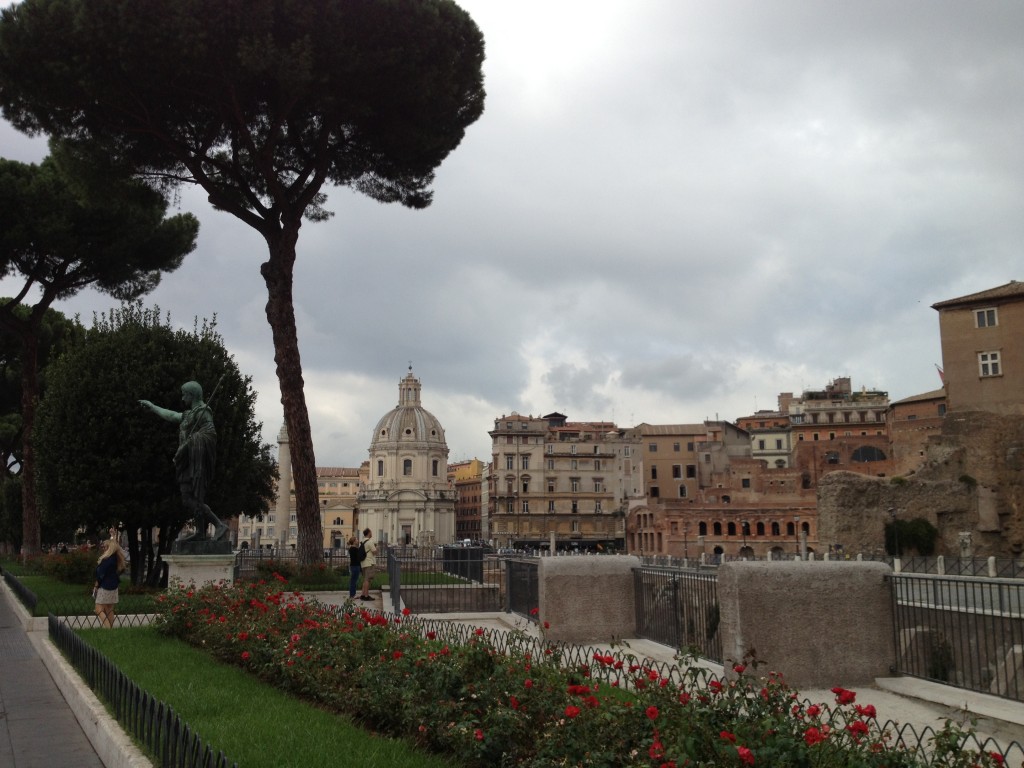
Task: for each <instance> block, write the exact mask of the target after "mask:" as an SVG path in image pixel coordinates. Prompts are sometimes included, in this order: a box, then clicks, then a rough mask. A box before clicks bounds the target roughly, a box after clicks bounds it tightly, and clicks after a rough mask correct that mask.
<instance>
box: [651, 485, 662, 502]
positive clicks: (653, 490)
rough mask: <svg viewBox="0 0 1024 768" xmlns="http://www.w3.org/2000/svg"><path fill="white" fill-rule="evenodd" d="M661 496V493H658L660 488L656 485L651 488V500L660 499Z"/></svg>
mask: <svg viewBox="0 0 1024 768" xmlns="http://www.w3.org/2000/svg"><path fill="white" fill-rule="evenodd" d="M660 495H661V494H660V492H659V491H658V486H656V485H652V486H651V498H652V499H656V498H658V497H659V496H660Z"/></svg>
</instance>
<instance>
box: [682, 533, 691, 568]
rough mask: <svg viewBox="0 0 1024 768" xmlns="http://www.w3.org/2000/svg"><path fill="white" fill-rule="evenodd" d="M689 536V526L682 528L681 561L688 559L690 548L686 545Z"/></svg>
mask: <svg viewBox="0 0 1024 768" xmlns="http://www.w3.org/2000/svg"><path fill="white" fill-rule="evenodd" d="M689 535H690V526H688V525H684V526H683V560H689V559H690V546H689V543H688V537H689Z"/></svg>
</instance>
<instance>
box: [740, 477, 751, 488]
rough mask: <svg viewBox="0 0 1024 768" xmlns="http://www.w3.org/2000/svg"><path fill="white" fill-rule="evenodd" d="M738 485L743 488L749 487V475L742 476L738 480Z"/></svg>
mask: <svg viewBox="0 0 1024 768" xmlns="http://www.w3.org/2000/svg"><path fill="white" fill-rule="evenodd" d="M740 485H741V486H742V487H743V488H749V487H750V478H749V477H744V478H743V479H742V480H740Z"/></svg>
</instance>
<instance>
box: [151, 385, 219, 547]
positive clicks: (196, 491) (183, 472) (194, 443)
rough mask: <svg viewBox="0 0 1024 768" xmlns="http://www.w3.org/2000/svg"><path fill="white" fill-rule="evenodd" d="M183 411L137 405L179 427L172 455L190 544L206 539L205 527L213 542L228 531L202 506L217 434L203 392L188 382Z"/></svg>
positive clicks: (182, 389) (182, 388)
mask: <svg viewBox="0 0 1024 768" xmlns="http://www.w3.org/2000/svg"><path fill="white" fill-rule="evenodd" d="M181 400H182V402H183V403H184V404H185V410H184V411H180V412H179V411H171V410H168V409H167V408H161V407H160V406H158V405H154V404H153V403H151V402H150V401H149V400H139V404H140V405H142V406H143V407H144V408H147V409H149V410H150V411H152V412H153V413H155V414H156V415H157V416H159V417H160V418H161V419H164V420H165V421H170V422H172V423H176V424H179V425H180V426H179V427H178V450H177V452H176V453H175V454H174V469H175V474H176V476H177V478H178V487H179V488H180V489H181V501H182V503H183V504H184V505H185V509H186V510H187V511H188V512H189V514H190V515H191V517H192V518H193V519H194V520H195V524H196V533H195V535H194V536H192V537H190V538H191V540H193V541H202V540H204V539H206V529H207V526H208V525H210V524H212V525H213V526H214V533H213V540H214V541H217V540H219V539H222V538H224V537H225V536H226V535H227V531H228V527H227V526H226V525H225V524H224V523H223V522H221V520H220V518H218V517H217V516H216V515H215V514H213V511H212V510H211V509H210V508H209V507H208V506H207V505H206V487H207V483H208V482H209V480H210V478H211V476H212V475H213V467H214V461H215V459H216V456H217V431H216V429H214V426H213V412H212V411H211V410H210V407H209V406H208V405H207V404H206V403H205V402H203V388H202V387H201V386H199V384H198V383H197V382H194V381H189V382H186V383H185V384H183V385H182V387H181Z"/></svg>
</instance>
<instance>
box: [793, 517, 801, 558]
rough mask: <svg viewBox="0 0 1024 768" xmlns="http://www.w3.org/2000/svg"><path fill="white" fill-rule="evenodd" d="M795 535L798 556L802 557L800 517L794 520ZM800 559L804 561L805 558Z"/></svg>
mask: <svg viewBox="0 0 1024 768" xmlns="http://www.w3.org/2000/svg"><path fill="white" fill-rule="evenodd" d="M793 534H794V538H796V556H797V557H800V518H799V517H794V518H793ZM800 559H801V560H802V559H803V558H802V557H800Z"/></svg>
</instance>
